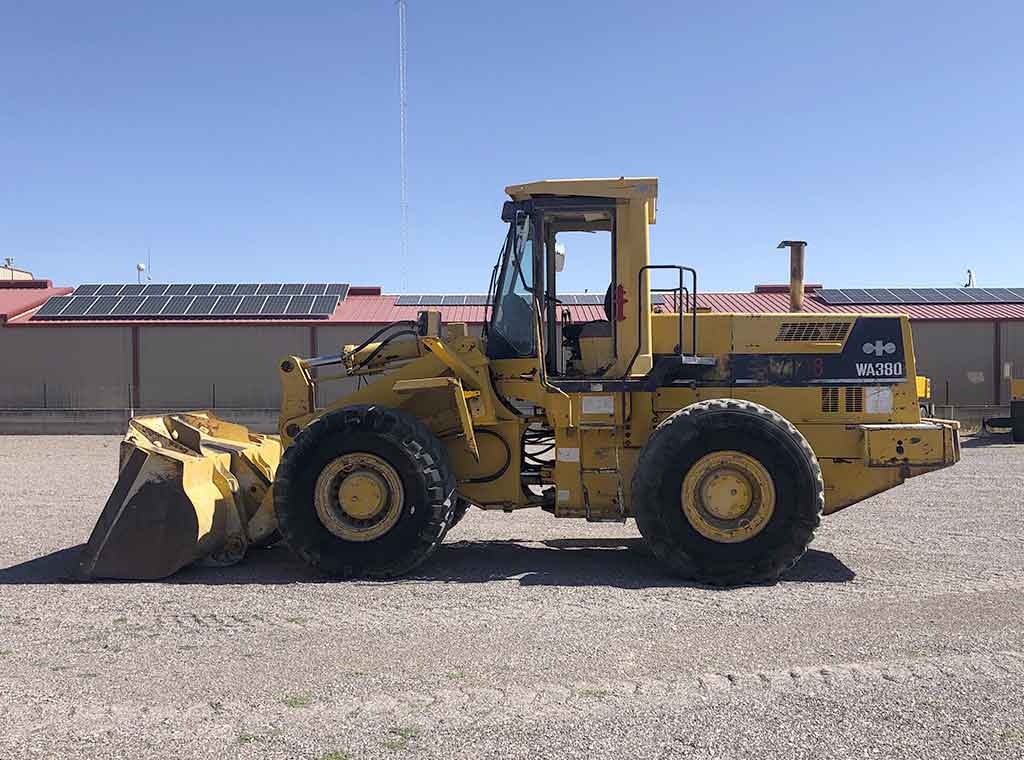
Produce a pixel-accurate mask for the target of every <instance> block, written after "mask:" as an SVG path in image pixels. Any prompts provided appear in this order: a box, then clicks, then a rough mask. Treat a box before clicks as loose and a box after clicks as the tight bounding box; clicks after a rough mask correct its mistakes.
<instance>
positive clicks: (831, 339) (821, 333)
mask: <svg viewBox="0 0 1024 760" xmlns="http://www.w3.org/2000/svg"><path fill="white" fill-rule="evenodd" d="M848 332H850V323H849V322H783V323H782V324H781V325H779V334H778V336H776V338H775V340H776V341H777V342H780V343H794V342H798V341H808V342H813V343H842V342H843V341H844V340H846V334H847V333H848Z"/></svg>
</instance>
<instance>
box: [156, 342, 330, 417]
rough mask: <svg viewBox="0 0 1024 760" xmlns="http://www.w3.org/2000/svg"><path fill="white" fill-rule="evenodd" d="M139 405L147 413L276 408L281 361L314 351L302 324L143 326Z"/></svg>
mask: <svg viewBox="0 0 1024 760" xmlns="http://www.w3.org/2000/svg"><path fill="white" fill-rule="evenodd" d="M138 330H139V387H140V397H139V406H140V407H141V408H143V409H186V408H188V409H197V408H205V407H213V406H216V407H219V408H223V409H274V408H276V407H277V406H278V405H279V403H280V398H281V388H280V383H279V382H278V379H277V363H278V360H279V359H281V358H283V357H285V356H288V355H289V354H298V355H301V356H305V355H307V354H308V353H309V348H310V346H309V335H310V333H309V327H308V326H302V325H294V326H293V325H267V326H265V327H264V326H255V327H254V326H252V325H143V326H141V327H139V328H138Z"/></svg>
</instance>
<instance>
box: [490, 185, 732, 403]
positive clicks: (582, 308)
mask: <svg viewBox="0 0 1024 760" xmlns="http://www.w3.org/2000/svg"><path fill="white" fill-rule="evenodd" d="M507 191H508V193H509V195H510V196H511V197H512V200H510V201H507V202H506V203H505V204H504V206H503V207H502V214H501V218H502V221H504V222H506V223H507V224H508V232H507V234H506V236H505V242H504V244H503V246H502V251H501V255H500V256H499V260H498V263H497V264H496V265H495V267H494V272H493V274H492V279H491V291H490V293H489V298H488V302H489V305H490V307H491V315H490V320H489V322H488V323H487V356H488V357H489V358H490V359H493V360H502V359H525V358H536V359H538V360H540V361H539V362H538V364H539V365H540V366H539V367H538V369H540V370H541V371H542V373H543V374H544V377H545V379H546V380H547V381H549V382H551V383H553V384H555V385H563V384H565V383H572V382H574V381H581V380H590V379H605V380H614V381H623V382H628V381H633V382H639V381H640V379H641V378H647V377H648V375H649V374H650V373H651V371H652V370H653V369H654V365H655V363H657V362H663V363H664V362H665V361H667V362H668V364H673V363H674V364H675V365H681V364H686V363H687V361H684V359H688V360H690V361H689V364H691V365H692V364H693V363H694V361H693V360H696V359H697V358H698V357H696V356H695V353H696V352H695V350H694V347H695V346H696V333H695V330H696V319H693V320H692V321H691V327H692V329H693V330H694V332H693V336H692V338H691V339H690V340H688V341H686V343H688V344H689V346H688V348H689V349H690V350H689V352H688V353H689V356H684V354H686V353H687V352H686V351H685V349H684V339H683V334H682V333H683V320H682V318H681V317H678V318H677V319H678V326H679V341H678V345H677V346H676V349H675V354H674V355H673V356H672V357H657V358H656V357H655V356H654V355H653V353H652V337H651V336H652V323H651V313H652V304H651V288H650V284H649V275H650V270H652V269H671V270H675V271H676V272H677V274H678V275H679V284H678V287H676V288H672V289H671V290H672V292H674V293H676V295H677V300H676V303H677V304H686V305H690V304H692V305H693V307H694V310H695V303H696V302H695V298H694V299H693V300H691V298H690V296H691V295H693V293H692V292H688V291H687V289H685V288H684V287H683V274H684V271H685V272H689V273H692V275H693V278H694V283H693V284H694V290H695V288H696V282H695V279H696V273H695V272H693V270H692V269H688V268H686V267H677V266H652V265H650V264H649V263H648V255H649V254H648V230H647V226H648V224H650V223H653V221H654V206H655V202H656V198H657V181H656V180H654V179H633V180H630V179H624V178H620V179H617V180H556V181H547V182H536V183H531V184H529V185H518V186H512V187H510V188H508V189H507ZM591 192H592V193H593V194H590V193H591ZM577 193H580V194H577ZM583 193H587V194H583ZM592 236H593V237H592ZM567 238H574V239H581V238H582V239H584V240H585V241H586V242H587V244H586V245H582V246H581V247H582V248H584V249H587V250H584V251H583V254H584V255H583V256H581V257H580V258H579V260H578V261H577V260H576V257H574V260H573V266H572V269H571V270H570V272H569V274H570V275H575V276H577V277H578V276H579V274H580V273H581V272H586V273H587V278H586V280H585V282H586V285H587V289H588V291H589V292H588V293H587V294H586V295H585V296H579V295H565V293H567V292H568V291H571V290H576V291H578V290H580V288H579V285H578V284H577V285H576V287H575V288H571V287H563V286H562V282H563V281H565V282H567V283H573V284H576V283H580V280H578V279H577V280H571V279H569V278H568V277H567V276H566V275H563V270H564V268H565V264H566V257H567V250H566V246H565V245H564V242H563V241H564V240H566V239H567ZM580 242H583V240H580ZM594 249H597V251H595V250H594ZM687 310H689V308H687ZM674 360H675V361H674ZM712 363H713V362H712ZM704 364H705V365H706V364H707V363H706V362H704ZM664 369H665V368H664V367H663V368H662V370H664ZM659 371H661V370H659ZM673 372H675V371H674V370H673ZM676 374H678V373H676Z"/></svg>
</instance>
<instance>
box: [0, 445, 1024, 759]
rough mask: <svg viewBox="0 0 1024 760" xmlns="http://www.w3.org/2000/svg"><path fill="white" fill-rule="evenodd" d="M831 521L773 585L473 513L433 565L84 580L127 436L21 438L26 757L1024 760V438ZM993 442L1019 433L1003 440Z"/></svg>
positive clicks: (597, 537)
mask: <svg viewBox="0 0 1024 760" xmlns="http://www.w3.org/2000/svg"><path fill="white" fill-rule="evenodd" d="M1001 440H1002V439H989V440H978V441H973V442H972V441H968V443H967V445H966V446H965V450H964V459H963V461H962V462H961V464H960V465H959V466H957V467H955V468H952V469H949V470H945V471H943V472H940V473H936V474H933V475H929V476H925V477H922V478H918V479H916V480H913V481H911V482H909V483H908V484H906V485H905V486H903V487H901V488H898V489H895V490H893V491H890V492H889V493H887V494H883V495H881V496H878V497H875V498H873V499H871V500H870V501H867V502H865V503H863V504H860V505H858V506H855V507H853V508H851V509H849V510H848V511H846V512H844V513H842V514H839V515H836V516H833V517H830V518H826V519H825V521H824V523H823V526H822V528H821V530H820V532H819V534H818V539H817V540H816V541H815V543H814V544H813V550H812V551H811V552H809V553H808V554H807V556H806V557H805V558H804V559H803V560H802V561H801V562H800V563H799V564H798V565H797V567H796V568H795V569H794V570H793V571H792V572H791V573H790V574H789V575H788V577H786V578H785V579H784V580H783V581H781V582H780V583H778V584H776V585H774V586H760V587H749V588H740V589H732V590H714V589H709V588H703V587H697V586H693V585H688V584H685V583H680V582H677V581H676V580H674V579H672V578H669V577H666V576H664V575H663V574H662V573H661V572H660V571H659V570H658V568H657V567H656V566H655V565H654V564H653V560H652V559H651V558H650V557H649V555H648V554H647V553H646V551H645V550H644V547H643V545H642V543H641V542H640V539H639V538H638V535H637V533H636V530H635V528H634V527H633V525H632V524H627V525H625V526H617V525H587V524H585V523H580V522H577V521H561V522H556V521H555V519H554V518H552V517H550V516H548V515H546V514H543V513H539V512H538V513H532V512H524V513H520V514H517V515H503V514H484V513H481V512H477V511H474V512H471V513H470V514H469V515H468V516H467V517H466V519H465V521H464V522H463V523H462V524H461V525H459V527H458V528H457V529H456V530H455V531H453V532H452V534H451V535H450V536H449V537H448V540H447V542H446V543H445V545H444V546H443V547H442V548H441V549H440V551H439V552H438V553H437V554H436V555H435V557H434V558H433V559H432V560H431V561H430V562H429V564H428V565H426V566H424V567H423V568H422V569H421V570H420V571H419V572H418V574H417V575H416V576H415V577H413V578H407V579H403V580H401V581H397V582H384V583H330V582H324V581H323V580H322V579H321V578H319V577H318V576H317V575H315V574H314V573H313V572H311V571H309V570H307V569H306V568H304V567H303V566H302V565H301V564H300V563H298V562H297V561H295V560H293V559H292V558H291V557H290V556H289V555H288V553H287V551H286V550H285V549H283V548H279V547H275V548H273V549H268V550H264V551H261V552H257V553H256V554H254V555H253V556H251V557H250V558H249V559H248V560H247V561H246V562H245V563H244V564H242V565H239V566H236V567H233V568H227V569H212V568H194V569H190V570H187V571H185V572H183V573H181V574H180V575H179V576H177V577H176V578H175V579H174V580H172V581H169V582H164V583H137V584H134V583H92V584H76V583H68V582H65V580H64V577H65V573H66V572H67V567H68V566H69V563H70V562H71V561H72V560H73V559H74V557H75V554H76V553H77V551H78V549H77V548H76V547H77V545H79V544H80V543H81V542H83V541H84V540H85V539H86V538H87V537H88V534H89V531H90V530H91V528H92V525H93V522H94V521H95V519H96V516H97V515H98V514H99V511H100V509H101V507H102V505H103V502H104V500H105V499H106V496H107V494H108V492H109V490H110V488H111V486H112V485H113V482H114V479H115V476H116V459H117V444H118V439H117V438H113V437H7V438H4V437H0V472H2V473H3V477H2V478H0V568H2V569H0V585H3V589H2V591H0V726H2V729H0V756H2V757H5V758H6V757H12V758H14V757H17V758H25V757H37V756H38V757H81V758H122V757H133V758H141V757H167V758H183V757H190V758H191V757H218V758H220V757H240V758H249V757H253V758H255V757H268V758H311V759H314V760H315V759H316V758H324V759H326V758H330V759H331V760H341V758H396V759H397V758H402V757H410V758H411V757H417V758H448V757H452V756H455V755H459V756H463V757H467V758H476V757H500V758H531V759H532V758H539V757H545V758H548V757H550V758H570V757H573V758H575V757H586V758H627V757H628V758H633V757H636V758H663V757H695V758H705V757H722V758H747V757H749V758H763V757H773V758H776V757H777V758H788V757H800V758H804V757H827V758H846V757H875V756H877V757H886V758H895V757H908V758H909V757H914V758H918V757H928V758H947V757H949V758H957V759H958V760H960V759H962V758H975V757H1006V758H1021V757H1022V756H1024V707H1022V705H1024V623H1022V619H1024V594H1022V590H1024V551H1022V550H1024V521H1022V519H1021V517H1022V507H1024V446H1012V445H1008V444H1005V443H1001V442H998V441H1001ZM992 441H997V442H995V443H993V442H992Z"/></svg>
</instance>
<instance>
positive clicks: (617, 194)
mask: <svg viewBox="0 0 1024 760" xmlns="http://www.w3.org/2000/svg"><path fill="white" fill-rule="evenodd" d="M505 192H506V193H508V195H509V197H510V198H512V200H516V201H525V200H528V199H530V198H535V197H537V196H540V195H558V196H572V195H581V196H587V197H591V198H643V199H645V200H649V201H650V205H649V210H648V219H647V221H648V224H654V218H655V209H656V206H657V202H658V200H657V199H658V178H657V177H606V178H600V179H542V180H538V181H536V182H524V183H522V184H519V185H509V186H508V187H506V188H505Z"/></svg>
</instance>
